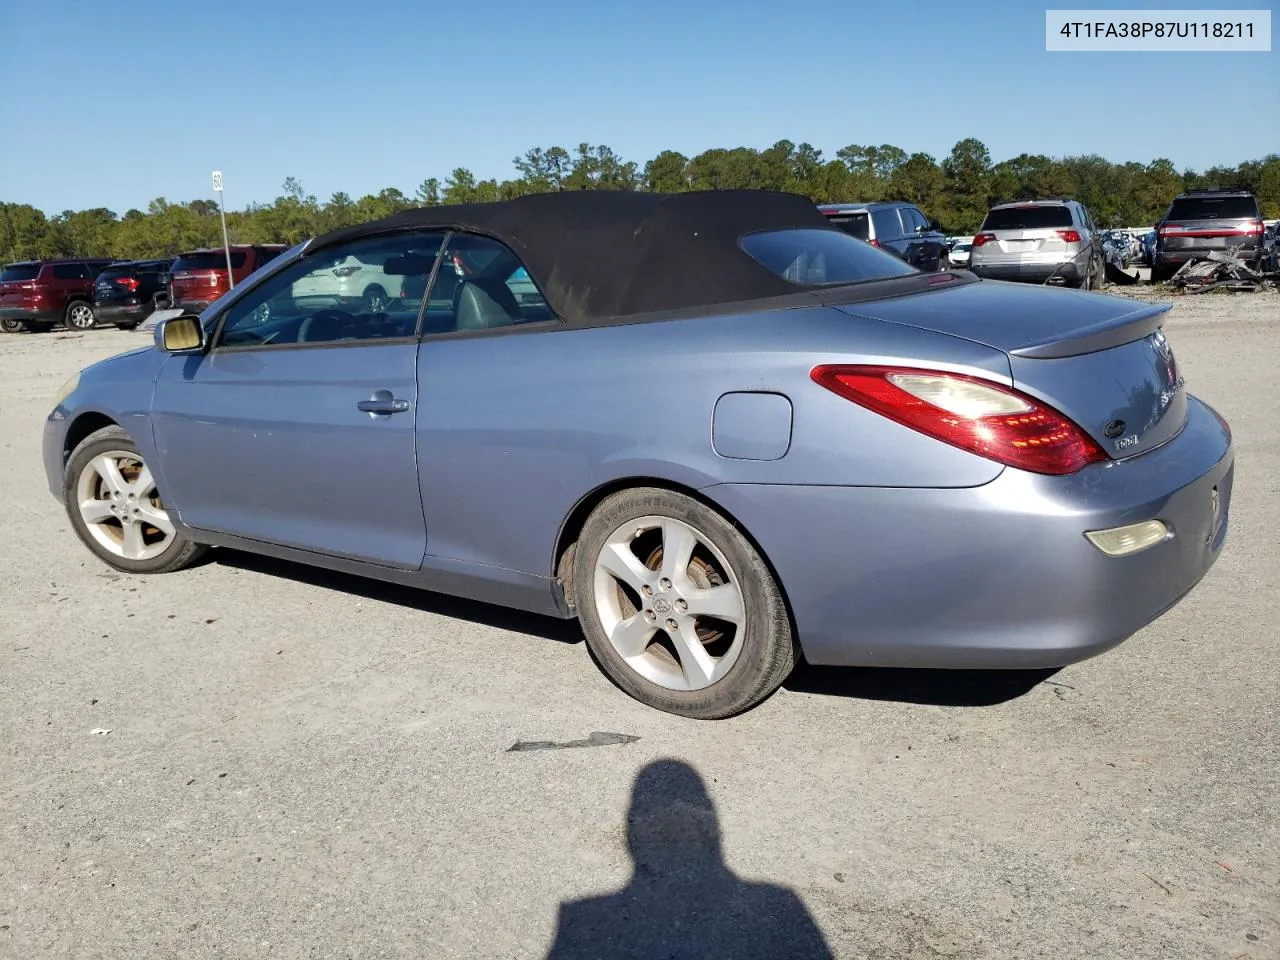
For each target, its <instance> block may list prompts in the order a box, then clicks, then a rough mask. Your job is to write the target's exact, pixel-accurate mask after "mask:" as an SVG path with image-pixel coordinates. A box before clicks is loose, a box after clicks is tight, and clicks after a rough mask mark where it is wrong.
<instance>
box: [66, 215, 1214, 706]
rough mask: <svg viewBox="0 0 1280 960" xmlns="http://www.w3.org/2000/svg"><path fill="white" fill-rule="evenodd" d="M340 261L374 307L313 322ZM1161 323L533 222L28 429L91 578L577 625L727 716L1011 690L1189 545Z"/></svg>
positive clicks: (208, 325)
mask: <svg viewBox="0 0 1280 960" xmlns="http://www.w3.org/2000/svg"><path fill="white" fill-rule="evenodd" d="M348 257H356V258H358V259H359V260H360V261H361V262H363V263H369V264H374V265H376V266H377V267H378V269H380V270H381V271H382V272H383V273H384V274H385V275H386V276H387V277H388V278H389V282H390V283H391V286H392V287H394V286H395V285H396V284H397V283H398V284H399V289H398V290H391V291H388V294H389V296H388V298H387V301H388V302H386V303H385V304H382V303H380V304H378V305H377V309H376V312H373V311H371V310H370V308H368V307H366V306H364V305H362V304H356V305H352V304H350V303H345V302H344V303H338V302H328V301H326V300H324V299H323V297H317V296H315V295H314V291H315V290H317V289H323V288H324V285H321V284H316V283H313V282H311V280H310V279H309V278H311V277H312V275H313V274H315V273H316V272H318V271H325V270H332V269H334V266H333V265H334V264H335V263H340V262H346V259H347V258H348ZM1166 309H1167V308H1166V307H1163V306H1159V305H1150V304H1143V303H1137V302H1134V301H1130V300H1121V299H1116V298H1112V297H1107V296H1100V295H1097V294H1093V293H1084V292H1077V291H1068V290H1053V289H1043V288H1038V287H1028V286H1025V285H1014V284H1004V283H1000V282H995V281H989V280H979V279H978V278H976V277H974V276H973V275H971V274H968V273H964V272H950V271H947V272H942V273H921V272H918V271H916V270H915V269H913V268H912V267H909V266H907V265H906V264H905V263H903V262H902V261H901V260H899V259H898V258H897V257H894V256H893V255H891V254H888V253H885V252H883V251H881V250H877V249H876V248H875V247H873V246H870V245H869V244H866V243H864V242H862V241H860V240H857V239H855V238H854V237H852V236H850V235H848V234H846V233H844V232H843V231H841V230H839V229H836V228H835V227H832V226H830V225H829V224H828V223H827V222H826V220H825V219H824V217H823V216H822V214H821V213H820V212H818V210H817V209H816V208H815V207H814V206H813V204H812V203H810V202H809V201H808V200H806V199H805V198H802V197H798V196H793V195H789V194H781V193H770V192H738V191H725V192H711V193H687V194H680V195H659V194H649V193H621V192H618V193H592V192H576V193H560V194H548V195H538V196H531V197H525V198H522V199H518V200H512V201H507V202H502V203H495V204H482V205H475V206H456V207H448V206H446V207H435V208H431V209H423V210H411V211H407V212H405V213H401V214H397V215H395V216H393V217H390V218H388V219H385V220H381V221H378V222H376V223H370V224H365V225H363V226H359V227H352V228H348V229H344V230H340V231H337V232H334V233H331V234H328V235H325V236H322V237H319V238H316V239H313V240H311V241H309V242H307V243H304V244H301V245H299V246H297V247H296V248H294V249H293V250H291V251H289V252H288V253H286V254H284V255H281V256H280V257H278V258H276V259H275V260H273V261H272V262H271V263H270V264H268V265H267V266H265V267H264V268H262V269H261V270H260V271H259V272H258V273H256V274H255V275H253V276H252V277H250V278H248V280H247V281H245V282H242V283H241V284H240V285H238V286H237V287H236V288H235V290H234V291H232V292H231V293H229V294H227V295H225V296H224V297H222V298H221V299H220V300H218V301H216V302H215V303H213V304H212V305H210V306H209V307H208V308H207V309H206V310H205V311H204V312H203V313H202V314H200V315H199V316H198V317H196V316H173V317H170V318H168V319H165V320H163V321H162V322H160V323H159V324H158V325H157V327H156V330H155V334H154V339H155V342H154V345H148V346H147V347H146V348H144V349H141V350H136V351H133V352H131V353H126V354H124V355H121V356H117V357H113V358H111V359H109V360H106V361H104V362H102V363H98V364H95V365H94V366H91V367H89V368H87V369H86V370H84V371H82V372H81V373H80V375H79V376H77V377H76V378H74V379H73V380H72V381H71V382H70V383H68V384H67V385H66V386H65V387H64V388H63V389H62V391H61V392H60V393H59V395H58V397H57V400H56V403H55V408H54V410H53V412H52V413H51V414H50V415H49V418H48V421H47V424H46V428H45V435H44V464H45V469H46V471H47V473H48V479H49V486H50V488H51V490H52V491H53V493H54V494H55V495H56V496H57V497H59V498H60V499H62V500H63V501H64V502H65V504H66V507H67V513H68V516H69V517H70V520H71V524H72V526H73V527H74V529H75V530H76V532H77V533H78V534H79V536H80V538H81V539H82V540H83V541H84V543H85V544H86V545H87V546H88V547H89V549H90V550H91V551H93V553H94V554H96V555H97V556H98V557H99V558H101V559H102V560H103V561H105V562H106V563H108V564H110V565H111V566H113V567H116V568H117V569H120V570H126V571H131V572H137V573H151V572H155V573H159V572H165V571H171V570H177V569H179V568H181V567H184V566H186V565H188V564H190V563H192V561H194V560H195V559H196V557H197V556H198V555H199V554H200V553H201V552H202V551H204V550H205V549H206V548H209V547H215V548H216V547H222V546H227V547H234V548H238V549H241V550H248V551H257V552H260V553H264V554H270V555H272V556H276V557H281V558H286V559H290V560H295V561H301V562H303V563H310V564H317V565H320V566H324V567H330V568H334V569H337V570H343V571H348V572H353V573H357V574H363V575H366V576H370V577H376V578H379V579H382V580H389V581H394V582H397V583H401V584H411V585H414V586H419V587H422V588H424V589H428V590H436V591H442V592H444V593H449V594H455V595H460V596H465V597H469V598H473V599H477V600H481V601H487V602H492V603H496V604H503V605H507V606H510V607H516V608H521V609H524V610H529V611H534V612H537V613H540V614H546V615H549V616H553V617H563V618H573V617H576V618H578V619H579V620H580V621H581V624H582V629H583V632H584V634H585V636H586V641H587V645H588V647H589V649H590V651H591V653H592V655H593V656H594V658H595V660H596V662H597V663H598V664H599V666H600V668H601V669H602V670H603V671H604V672H605V673H606V674H607V675H608V677H609V678H611V679H612V680H613V682H614V683H615V684H616V685H617V686H618V687H620V688H621V689H622V690H624V691H625V692H626V693H628V694H630V695H631V696H633V697H635V698H637V699H638V700H641V701H643V702H644V703H646V704H649V705H652V706H653V707H656V708H658V709H660V710H665V711H669V712H671V713H675V714H680V715H683V716H688V717H698V718H718V717H726V716H729V715H732V714H735V713H738V712H740V711H742V710H745V709H747V708H748V707H751V706H752V705H753V704H756V703H758V702H759V701H761V700H763V699H764V698H766V697H768V696H769V694H770V693H771V692H772V691H774V690H775V689H776V688H777V687H778V686H779V684H781V683H782V681H783V680H784V679H785V678H786V677H787V675H788V672H789V671H791V669H792V667H793V666H794V664H795V663H796V661H797V659H798V658H799V657H801V656H803V657H804V658H806V659H807V660H808V661H809V662H810V663H813V664H858V665H885V666H897V667H904V666H906V667H913V666H919V667H958V668H960V667H963V668H1041V667H1052V666H1060V665H1064V664H1067V663H1070V662H1073V661H1077V660H1080V659H1082V658H1085V657H1089V656H1092V655H1094V654H1097V653H1100V652H1102V651H1104V650H1106V649H1108V648H1109V647H1112V646H1114V645H1115V644H1117V643H1119V642H1120V641H1122V640H1123V639H1125V638H1126V637H1128V636H1130V635H1131V634H1133V633H1134V632H1135V631H1137V630H1138V629H1139V628H1141V627H1142V626H1143V625H1144V624H1147V623H1149V622H1150V621H1151V620H1153V619H1154V618H1156V617H1158V616H1159V615H1160V614H1161V613H1162V612H1164V611H1165V610H1168V609H1169V608H1170V607H1171V606H1172V605H1173V604H1175V603H1176V602H1177V601H1178V600H1179V598H1181V597H1182V596H1184V595H1185V594H1186V593H1187V592H1188V591H1189V590H1191V589H1192V587H1193V586H1194V585H1195V584H1196V583H1197V582H1198V581H1199V580H1200V578H1201V577H1202V576H1204V574H1205V572H1206V571H1207V570H1208V569H1209V567H1210V566H1211V565H1212V564H1213V562H1214V560H1215V559H1216V557H1217V556H1218V554H1219V552H1220V550H1221V548H1222V544H1223V540H1224V537H1225V535H1226V525H1227V523H1226V521H1227V512H1228V507H1229V505H1230V499H1231V482H1232V465H1233V450H1232V442H1231V432H1230V430H1229V429H1228V427H1227V424H1226V423H1225V422H1224V421H1223V420H1222V418H1221V417H1219V416H1218V415H1217V414H1216V413H1215V412H1214V411H1213V410H1212V409H1211V408H1210V407H1208V406H1207V405H1205V404H1204V403H1202V402H1201V401H1200V400H1198V399H1195V398H1194V397H1192V396H1190V395H1189V394H1188V393H1187V391H1186V389H1185V386H1184V381H1183V378H1182V377H1181V376H1180V375H1179V372H1178V367H1177V364H1176V363H1175V361H1174V356H1173V352H1172V350H1171V348H1170V345H1169V342H1168V340H1167V339H1166V338H1165V335H1164V333H1163V331H1162V329H1161V323H1162V317H1163V313H1164V311H1165V310H1166Z"/></svg>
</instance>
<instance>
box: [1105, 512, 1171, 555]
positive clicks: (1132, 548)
mask: <svg viewBox="0 0 1280 960" xmlns="http://www.w3.org/2000/svg"><path fill="white" fill-rule="evenodd" d="M1084 535H1085V536H1086V537H1088V538H1089V542H1090V543H1092V544H1093V545H1094V546H1095V547H1097V548H1098V549H1099V550H1101V551H1102V552H1103V553H1105V554H1106V555H1107V556H1108V557H1127V556H1130V555H1131V554H1135V553H1140V552H1142V551H1143V550H1146V549H1147V548H1148V547H1154V546H1155V545H1156V544H1157V543H1160V542H1161V541H1163V540H1166V539H1168V537H1169V528H1168V527H1167V526H1165V525H1164V523H1163V522H1162V521H1160V520H1144V521H1142V523H1131V524H1129V525H1128V526H1124V527H1111V528H1110V529H1107V530H1086V531H1085V534H1084Z"/></svg>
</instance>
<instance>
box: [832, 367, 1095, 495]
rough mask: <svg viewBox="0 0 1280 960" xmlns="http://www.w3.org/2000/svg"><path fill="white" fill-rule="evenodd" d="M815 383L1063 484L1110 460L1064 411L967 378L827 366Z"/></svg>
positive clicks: (935, 435) (894, 369) (919, 428)
mask: <svg viewBox="0 0 1280 960" xmlns="http://www.w3.org/2000/svg"><path fill="white" fill-rule="evenodd" d="M810 376H811V377H812V378H813V380H814V382H815V383H818V384H819V385H821V386H823V387H826V388H827V389H828V390H830V391H831V392H832V393H835V394H837V395H839V396H841V397H844V398H845V399H846V400H851V401H852V402H854V403H856V404H858V405H859V406H862V407H865V408H866V409H868V410H871V411H874V412H875V413H878V414H880V415H881V416H884V417H887V418H889V419H890V420H893V421H895V422H897V423H900V424H902V425H903V426H905V427H910V428H911V429H912V430H916V431H918V432H920V433H923V434H925V435H926V436H930V437H933V438H934V439H935V440H941V441H942V442H943V443H948V444H950V445H951V446H953V447H959V448H960V449H961V450H966V451H968V452H969V453H973V454H977V455H978V456H980V457H986V458H987V459H989V460H994V461H996V462H997V463H1003V464H1005V465H1006V466H1010V467H1016V468H1018V469H1019V470H1026V471H1029V472H1031V473H1041V474H1049V475H1052V476H1062V475H1064V474H1068V473H1075V472H1076V471H1077V470H1080V469H1082V468H1083V467H1085V466H1087V465H1088V464H1090V463H1097V462H1099V461H1102V460H1106V459H1107V455H1106V453H1104V452H1103V450H1102V448H1101V447H1099V446H1098V445H1097V444H1096V443H1095V442H1094V441H1093V439H1092V438H1091V437H1090V436H1089V435H1088V434H1087V433H1085V432H1084V431H1083V430H1081V429H1080V427H1078V426H1077V425H1076V424H1075V423H1073V422H1072V421H1071V420H1069V419H1067V418H1066V417H1065V416H1063V415H1062V414H1061V413H1059V412H1058V411H1056V410H1054V409H1052V408H1051V407H1048V406H1046V405H1045V404H1042V403H1040V402H1039V401H1038V400H1034V399H1032V398H1031V397H1028V396H1026V395H1025V394H1022V393H1019V392H1018V391H1016V390H1013V389H1011V388H1009V387H1004V386H1001V385H1000V384H997V383H993V382H991V381H990V380H983V379H981V378H979V377H970V376H966V375H964V374H959V373H943V372H941V371H937V370H919V369H914V368H907V367H881V366H861V365H859V366H844V365H839V366H837V365H824V366H819V367H815V368H814V369H813V371H812V373H811V374H810Z"/></svg>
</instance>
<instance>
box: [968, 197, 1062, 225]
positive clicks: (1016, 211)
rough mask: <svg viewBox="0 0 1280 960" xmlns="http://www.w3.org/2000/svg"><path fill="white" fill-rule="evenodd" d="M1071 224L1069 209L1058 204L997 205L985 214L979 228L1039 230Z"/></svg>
mask: <svg viewBox="0 0 1280 960" xmlns="http://www.w3.org/2000/svg"><path fill="white" fill-rule="evenodd" d="M1069 226H1071V211H1070V210H1068V209H1067V208H1066V207H1064V206H1061V205H1059V204H1056V203H1055V204H1049V205H1045V206H1026V207H998V208H996V209H995V210H992V211H991V212H990V213H988V214H987V219H985V220H983V221H982V226H981V227H980V228H979V229H981V230H1040V229H1043V228H1045V227H1069Z"/></svg>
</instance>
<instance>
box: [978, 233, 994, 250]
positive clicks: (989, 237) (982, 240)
mask: <svg viewBox="0 0 1280 960" xmlns="http://www.w3.org/2000/svg"><path fill="white" fill-rule="evenodd" d="M995 241H996V235H995V234H994V233H980V234H978V235H977V236H976V237H974V238H973V245H974V246H975V247H981V246H983V245H985V244H988V243H995Z"/></svg>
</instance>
